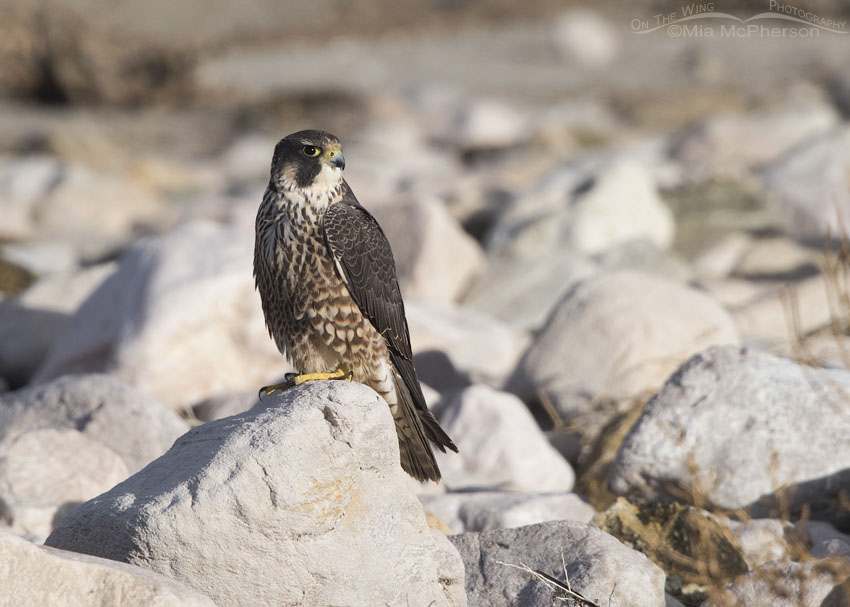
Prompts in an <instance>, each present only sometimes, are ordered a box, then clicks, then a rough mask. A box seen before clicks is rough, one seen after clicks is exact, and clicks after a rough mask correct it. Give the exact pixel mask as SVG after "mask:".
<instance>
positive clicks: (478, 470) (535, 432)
mask: <svg viewBox="0 0 850 607" xmlns="http://www.w3.org/2000/svg"><path fill="white" fill-rule="evenodd" d="M440 423H441V425H442V427H443V429H444V430H445V431H446V432H447V433H448V434H449V436H451V437H452V439H453V440H454V442H455V444H456V445H457V446H458V449H459V451H460V453H459V454H454V453H453V454H451V456H449V454H443V453H437V454H436V455H437V462H438V463H439V465H440V470H442V472H443V478H444V479H445V483H446V485H447V486H448V487H449V488H451V489H457V488H460V487H470V486H474V487H491V488H497V489H508V490H513V491H540V492H564V491H570V490H571V489H572V487H573V482H574V481H575V474H574V473H573V469H572V468H571V467H570V465H569V463H568V462H567V460H565V459H564V458H563V457H561V455H560V454H559V453H558V452H557V451H556V450H555V449H554V448H553V447H552V446H551V445H549V441H548V440H547V439H546V436H545V435H544V434H543V432H542V431H541V430H540V428H539V427H538V425H537V422H535V421H534V418H533V417H532V416H531V413H529V411H528V409H527V408H526V406H525V404H524V403H523V402H522V401H520V400H519V399H518V398H516V397H515V396H513V395H512V394H508V393H506V392H498V391H497V390H494V389H492V388H489V387H487V386H481V385H476V386H471V387H469V388H467V389H466V390H464V391H463V392H461V393H459V394H457V395H456V396H455V397H454V398H453V399H452V400H451V401H450V402H448V403H447V405H446V407H445V409H444V410H443V411H442V412H441V413H440Z"/></svg>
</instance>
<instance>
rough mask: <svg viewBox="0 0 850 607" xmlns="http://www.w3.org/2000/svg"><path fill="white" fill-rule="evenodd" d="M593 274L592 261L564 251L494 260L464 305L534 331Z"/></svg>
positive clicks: (466, 298)
mask: <svg viewBox="0 0 850 607" xmlns="http://www.w3.org/2000/svg"><path fill="white" fill-rule="evenodd" d="M594 271H595V264H593V263H592V262H591V261H589V260H587V259H585V258H584V257H583V256H580V255H576V254H574V253H569V252H566V251H564V252H557V253H556V254H554V255H552V256H551V257H543V258H540V259H534V260H525V259H493V260H492V261H491V263H490V264H489V266H488V269H487V271H486V273H485V274H484V276H482V278H481V280H480V281H478V282H477V283H476V284H475V286H473V287H472V291H471V292H470V293H469V295H468V296H467V297H465V298H464V300H463V305H464V306H465V307H469V308H472V309H474V310H478V311H480V312H483V313H485V314H488V315H491V316H494V317H496V318H498V319H499V320H501V321H503V322H505V323H507V324H509V325H510V326H512V327H516V328H519V329H525V330H529V329H537V328H539V327H540V325H542V324H543V323H544V322H545V321H546V318H547V317H548V316H549V313H550V312H551V311H552V308H553V307H554V306H555V304H556V303H557V302H558V300H560V299H561V297H562V296H563V295H564V294H565V293H566V292H567V291H568V290H569V289H570V288H571V287H572V286H573V285H575V284H576V283H577V282H578V281H579V280H581V279H583V278H586V277H588V276H590V275H591V274H593V272H594Z"/></svg>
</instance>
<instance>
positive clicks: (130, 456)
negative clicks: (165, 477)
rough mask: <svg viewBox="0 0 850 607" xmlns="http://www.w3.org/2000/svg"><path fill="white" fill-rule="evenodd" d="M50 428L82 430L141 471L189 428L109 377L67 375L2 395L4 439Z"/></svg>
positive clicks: (1, 432) (0, 423)
mask: <svg viewBox="0 0 850 607" xmlns="http://www.w3.org/2000/svg"><path fill="white" fill-rule="evenodd" d="M48 428H57V429H61V428H69V429H74V430H78V431H80V432H82V433H83V434H84V435H85V436H86V437H87V438H90V439H93V440H95V441H97V442H99V443H101V444H103V445H105V446H107V447H109V448H110V449H111V450H112V451H114V452H115V453H117V454H118V455H120V456H121V458H122V459H123V460H124V463H125V464H126V465H127V468H128V469H129V471H130V472H136V471H137V470H139V469H141V468H142V467H144V466H145V465H147V464H148V463H149V462H150V461H151V460H153V459H154V458H157V457H159V456H160V455H162V454H163V453H165V451H166V450H167V449H168V448H169V447H170V446H171V444H172V443H173V442H174V441H175V440H176V439H177V437H179V436H180V435H182V434H183V433H185V432H186V431H187V430H188V429H189V426H188V425H186V422H184V421H183V420H182V419H180V417H179V416H177V414H175V413H174V412H173V411H171V410H170V409H169V408H168V407H167V406H165V405H164V404H162V403H161V402H159V401H157V400H156V399H155V398H153V397H151V396H149V395H148V394H146V393H145V392H144V391H139V390H136V389H134V388H131V387H130V386H128V385H127V384H126V383H124V382H123V381H121V380H120V379H117V378H115V377H110V376H107V375H67V376H64V377H60V378H59V379H57V380H54V381H52V382H49V383H47V384H43V385H39V386H33V387H31V388H26V389H22V390H18V391H16V392H13V393H11V394H4V395H3V396H2V397H0V439H4V440H5V439H9V438H13V437H15V436H17V435H19V434H21V433H24V432H29V431H32V430H42V429H48Z"/></svg>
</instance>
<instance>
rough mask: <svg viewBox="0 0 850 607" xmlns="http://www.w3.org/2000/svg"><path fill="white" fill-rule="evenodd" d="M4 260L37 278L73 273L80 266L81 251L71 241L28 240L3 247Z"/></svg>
mask: <svg viewBox="0 0 850 607" xmlns="http://www.w3.org/2000/svg"><path fill="white" fill-rule="evenodd" d="M2 251H3V258H4V259H6V260H8V261H10V262H12V263H15V264H17V265H19V266H21V267H22V268H26V269H27V270H29V271H30V272H32V273H33V274H35V275H36V276H44V275H46V274H51V273H53V272H72V271H74V270H76V269H77V267H78V266H79V264H80V251H79V250H78V247H77V245H76V244H75V243H74V242H72V241H70V240H59V239H54V240H38V239H33V240H27V241H25V242H15V243H7V244H4V245H2Z"/></svg>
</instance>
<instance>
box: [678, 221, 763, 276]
mask: <svg viewBox="0 0 850 607" xmlns="http://www.w3.org/2000/svg"><path fill="white" fill-rule="evenodd" d="M751 240H752V238H751V237H750V236H749V235H747V234H745V233H743V232H733V233H731V234H728V235H727V236H724V237H723V238H721V239H720V240H719V241H717V242H715V243H714V244H713V245H711V246H709V247H708V248H707V249H704V250H703V251H702V252H701V253H700V254H699V255H698V256H697V258H696V259H694V261H693V264H692V265H693V268H694V271H695V272H696V273H697V275H698V276H700V277H701V278H724V277H726V276H729V275H730V274H731V273H732V272H733V271H734V270H735V267H736V266H737V265H738V262H739V261H740V260H741V259H742V258H743V257H744V255H745V254H746V252H747V249H748V248H749V246H750V242H751Z"/></svg>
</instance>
